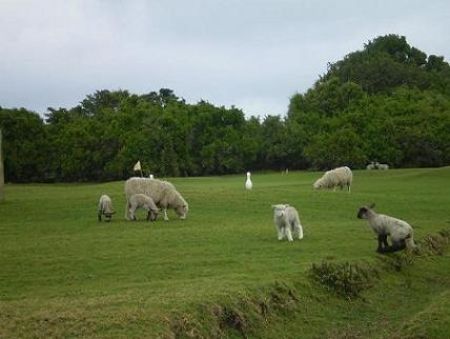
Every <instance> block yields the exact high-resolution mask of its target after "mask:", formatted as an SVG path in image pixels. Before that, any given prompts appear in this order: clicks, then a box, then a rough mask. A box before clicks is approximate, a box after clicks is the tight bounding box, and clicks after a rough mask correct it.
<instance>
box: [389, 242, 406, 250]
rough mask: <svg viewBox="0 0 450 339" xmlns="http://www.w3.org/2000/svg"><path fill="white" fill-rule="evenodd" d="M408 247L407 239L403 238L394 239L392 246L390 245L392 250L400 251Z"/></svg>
mask: <svg viewBox="0 0 450 339" xmlns="http://www.w3.org/2000/svg"><path fill="white" fill-rule="evenodd" d="M404 248H406V243H405V239H401V240H398V241H392V246H391V247H390V252H396V251H400V250H403V249H404Z"/></svg>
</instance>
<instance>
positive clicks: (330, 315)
mask: <svg viewBox="0 0 450 339" xmlns="http://www.w3.org/2000/svg"><path fill="white" fill-rule="evenodd" d="M320 175H321V173H319V172H294V171H291V172H289V174H288V175H282V174H281V173H254V174H253V175H252V180H253V184H254V188H253V190H252V191H246V190H245V189H244V181H245V175H241V176H234V175H231V176H221V177H201V178H200V177H195V178H168V180H170V181H171V182H173V183H174V184H175V186H176V187H177V189H178V190H179V191H180V192H181V193H182V195H183V196H184V197H185V198H186V200H187V201H188V202H189V215H188V218H187V219H186V220H179V219H178V218H177V217H176V215H175V214H174V213H173V211H170V212H169V218H170V221H168V222H165V221H163V220H162V219H158V220H157V221H156V222H153V223H150V222H146V221H145V220H144V213H140V214H138V219H139V220H138V221H136V222H130V221H126V220H125V219H124V210H125V197H124V194H123V186H124V182H123V181H121V182H111V183H101V184H98V183H95V184H94V183H93V184H8V185H6V187H5V197H6V199H5V201H4V202H2V203H0V248H1V250H0V268H1V269H0V338H17V337H22V338H23V337H25V338H28V337H34V338H45V337H47V338H48V337H108V338H111V337H128V338H130V337H141V338H142V337H149V338H151V337H160V336H166V337H171V336H175V335H174V334H173V333H172V332H171V330H170V326H171V325H170V319H171V316H172V315H173V314H194V315H195V314H199V312H200V311H199V308H198V306H199V305H204V304H205V303H214V302H221V301H223V300H230V299H232V298H234V297H235V296H242V295H251V294H252V293H264V290H265V289H266V288H269V287H270V286H273V285H274V284H277V283H280V282H282V283H285V284H287V285H288V286H293V288H297V289H301V293H302V294H303V295H304V296H305V299H304V303H303V305H304V308H302V309H301V310H298V312H296V314H293V315H287V316H286V317H278V318H276V319H275V321H271V320H270V319H268V320H267V323H266V324H265V325H264V326H256V327H255V328H253V329H252V331H253V332H252V336H254V337H267V338H270V337H277V336H280V333H282V335H281V336H282V337H286V338H289V337H292V338H295V337H298V331H302V333H303V337H311V338H313V337H314V338H315V337H317V338H320V337H322V338H323V337H327V336H328V337H351V336H350V335H349V333H350V332H351V335H353V337H367V335H369V336H370V337H395V336H393V334H395V333H397V334H398V335H399V337H402V334H401V333H398V332H396V331H398V329H399V328H402V326H406V327H407V328H408V329H409V331H410V332H411V333H419V332H420V331H418V330H417V329H415V327H414V326H417V321H415V320H414V319H416V318H417V319H421V317H420V314H422V315H423V314H425V315H427V317H428V318H433V319H441V317H442V315H444V314H445V312H444V310H445V309H447V310H448V306H449V303H448V300H450V299H449V296H450V265H449V260H448V259H449V257H448V255H447V254H444V255H442V256H437V257H436V258H433V259H432V260H431V259H423V260H422V261H418V262H416V263H414V265H412V266H411V267H410V268H406V269H405V270H403V271H402V272H400V273H392V272H391V273H387V274H386V276H385V277H384V279H382V281H380V282H379V283H378V284H376V286H374V287H373V288H372V289H370V290H368V291H367V293H366V294H365V295H364V298H362V299H358V300H356V301H352V302H349V301H348V300H343V299H342V298H338V297H336V296H333V295H330V294H329V293H328V292H326V291H324V290H323V289H322V288H320V287H317V286H314V284H311V283H310V280H309V278H308V276H307V274H306V272H307V270H308V269H309V268H310V267H311V264H312V263H318V262H321V261H322V260H329V261H333V262H345V261H350V262H369V263H373V262H376V261H377V259H376V258H377V257H378V256H379V255H377V254H376V253H375V249H376V240H375V236H374V234H373V233H372V231H371V230H370V229H369V228H368V226H367V223H366V222H365V221H364V220H359V219H357V218H356V213H357V210H358V208H359V207H360V206H361V205H363V204H366V203H371V202H375V203H376V205H377V208H376V210H377V211H379V212H380V213H385V214H389V215H393V216H396V217H398V218H401V219H404V220H407V221H408V222H410V223H411V224H412V226H413V227H414V229H415V237H416V239H417V240H418V241H419V242H420V240H421V239H422V238H423V237H425V236H426V235H427V234H431V233H435V232H438V231H440V230H442V229H449V228H450V213H449V212H450V168H449V167H444V168H433V169H402V170H389V171H355V172H354V183H353V187H352V191H351V193H350V194H348V193H346V192H344V191H336V192H333V191H319V192H315V191H313V189H312V183H313V182H314V180H315V179H316V178H318V177H320ZM104 193H106V194H108V195H110V196H111V198H112V199H113V204H114V207H115V210H116V211H117V213H116V214H115V215H114V217H113V221H112V222H111V223H105V222H101V223H100V222H98V221H97V203H98V198H99V197H100V195H101V194H104ZM276 203H289V204H291V205H293V206H295V207H297V209H298V210H299V212H300V217H301V221H302V224H303V227H304V233H305V237H304V239H303V240H301V241H298V240H297V241H294V242H292V243H289V242H287V241H281V242H280V241H278V240H277V239H276V232H275V229H274V226H273V221H272V209H271V205H272V204H276ZM404 286H409V287H408V289H407V290H405V289H404ZM383 288H384V290H382V289H383ZM385 298H386V299H385ZM386 300H388V301H386ZM386 306H388V307H386ZM193 317H194V318H195V316H193ZM415 317H416V318H415ZM446 317H447V318H444V320H442V319H441V320H437V322H436V323H428V325H425V324H424V327H423V328H427V331H428V330H430V331H434V332H432V333H436V336H437V337H439V335H441V334H444V333H448V331H449V330H450V328H449V325H448V321H447V320H449V316H448V315H447V316H446ZM199 319H201V314H199ZM441 322H442V324H441ZM419 323H420V322H419ZM445 323H446V324H445ZM201 326H203V325H200V327H201ZM204 326H207V324H206V325H204ZM349 326H350V327H351V329H349ZM427 326H431V328H430V327H427ZM435 327H436V328H435ZM376 329H377V330H376ZM349 331H350V332H349ZM408 333H409V332H408ZM224 335H227V336H231V337H233V336H236V335H237V336H239V335H240V334H239V333H234V332H233V331H231V332H227V331H225V332H224Z"/></svg>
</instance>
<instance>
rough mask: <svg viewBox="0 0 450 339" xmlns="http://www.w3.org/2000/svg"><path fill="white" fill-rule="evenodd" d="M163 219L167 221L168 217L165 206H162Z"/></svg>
mask: <svg viewBox="0 0 450 339" xmlns="http://www.w3.org/2000/svg"><path fill="white" fill-rule="evenodd" d="M164 220H165V221H169V217H168V216H167V208H166V207H164Z"/></svg>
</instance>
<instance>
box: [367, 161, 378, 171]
mask: <svg viewBox="0 0 450 339" xmlns="http://www.w3.org/2000/svg"><path fill="white" fill-rule="evenodd" d="M366 169H367V170H369V171H370V170H374V169H376V167H375V163H374V162H373V161H372V162H371V163H370V164H368V165H367V166H366Z"/></svg>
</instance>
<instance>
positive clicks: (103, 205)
mask: <svg viewBox="0 0 450 339" xmlns="http://www.w3.org/2000/svg"><path fill="white" fill-rule="evenodd" d="M114 213H116V212H114V209H113V206H112V200H111V198H110V197H109V196H107V195H106V194H103V195H102V196H101V197H100V200H99V202H98V221H102V215H104V216H105V221H107V222H109V221H111V218H112V215H113V214H114Z"/></svg>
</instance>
